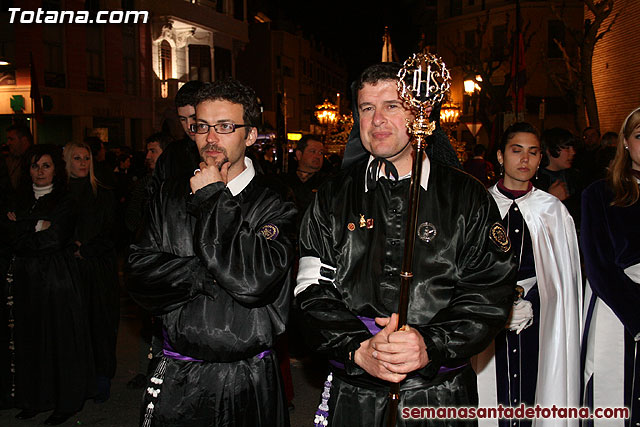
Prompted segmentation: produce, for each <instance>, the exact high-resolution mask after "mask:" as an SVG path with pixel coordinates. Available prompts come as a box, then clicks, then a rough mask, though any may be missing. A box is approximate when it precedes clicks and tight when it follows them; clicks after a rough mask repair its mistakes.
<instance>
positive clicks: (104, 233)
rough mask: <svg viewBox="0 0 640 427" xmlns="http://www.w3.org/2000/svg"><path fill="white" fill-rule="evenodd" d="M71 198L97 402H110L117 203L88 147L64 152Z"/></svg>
mask: <svg viewBox="0 0 640 427" xmlns="http://www.w3.org/2000/svg"><path fill="white" fill-rule="evenodd" d="M64 160H65V163H66V170H67V174H68V186H69V193H70V194H71V195H72V196H73V198H74V199H75V201H76V203H77V206H78V219H77V221H76V227H75V231H74V237H73V240H74V241H75V244H76V251H75V256H76V258H77V260H78V265H79V267H80V274H81V277H82V284H83V287H84V288H85V289H86V301H87V302H86V307H87V310H88V311H89V326H90V331H91V342H92V344H93V356H94V359H95V368H96V376H97V387H98V390H97V391H98V394H97V395H96V397H95V401H96V402H98V403H101V402H104V401H106V400H107V399H108V398H109V394H110V384H111V378H113V376H114V375H115V371H116V340H117V337H118V321H119V315H120V310H119V287H118V265H117V260H116V251H115V241H114V239H115V229H116V227H115V199H114V196H113V193H112V192H111V190H109V189H107V188H105V187H104V186H102V185H101V184H100V183H99V182H98V181H97V180H96V178H95V176H94V174H93V161H92V158H91V149H90V147H89V146H88V145H87V144H85V143H84V142H70V143H68V144H67V145H66V146H65V148H64Z"/></svg>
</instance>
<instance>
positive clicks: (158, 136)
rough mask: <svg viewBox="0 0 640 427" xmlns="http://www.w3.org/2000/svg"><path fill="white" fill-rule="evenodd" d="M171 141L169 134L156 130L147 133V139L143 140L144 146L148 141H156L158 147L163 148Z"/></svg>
mask: <svg viewBox="0 0 640 427" xmlns="http://www.w3.org/2000/svg"><path fill="white" fill-rule="evenodd" d="M171 141H173V139H172V138H171V136H169V135H167V134H166V133H164V132H156V133H154V134H151V135H149V136H148V137H147V139H145V140H144V146H145V148H146V147H147V145H148V144H149V143H150V142H157V143H158V145H160V148H161V149H162V150H164V149H165V148H167V145H169V143H170V142H171Z"/></svg>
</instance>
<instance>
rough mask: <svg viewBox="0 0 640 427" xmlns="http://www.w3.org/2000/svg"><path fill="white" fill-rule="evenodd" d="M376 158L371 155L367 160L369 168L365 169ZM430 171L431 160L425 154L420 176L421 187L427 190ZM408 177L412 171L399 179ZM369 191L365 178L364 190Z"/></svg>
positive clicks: (380, 174) (378, 177)
mask: <svg viewBox="0 0 640 427" xmlns="http://www.w3.org/2000/svg"><path fill="white" fill-rule="evenodd" d="M374 158H375V157H373V155H369V161H368V162H367V168H366V169H365V170H369V165H370V164H371V162H372V161H373V159H374ZM430 172H431V162H430V161H429V156H427V155H426V154H425V155H424V160H423V161H422V175H421V176H420V187H422V188H423V190H424V191H427V186H428V184H429V173H430ZM380 176H382V171H380V170H378V176H377V177H376V180H378V179H380ZM408 178H411V171H409V173H408V174H406V175H404V176H401V177H399V178H398V181H400V180H403V179H408ZM367 191H369V188H367V180H366V179H365V180H364V192H365V193H366V192H367Z"/></svg>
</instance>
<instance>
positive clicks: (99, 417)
mask: <svg viewBox="0 0 640 427" xmlns="http://www.w3.org/2000/svg"><path fill="white" fill-rule="evenodd" d="M137 312H138V310H137V308H136V307H135V306H134V305H133V303H132V302H131V300H130V299H129V298H127V297H123V298H122V300H121V318H120V331H119V335H118V370H117V372H116V376H115V378H114V381H113V383H112V388H111V398H110V399H109V400H108V401H107V402H105V403H102V404H95V403H94V402H93V401H92V400H88V401H87V402H86V404H85V407H84V409H83V410H82V411H81V412H80V413H78V414H76V415H75V416H74V417H72V418H70V419H69V420H68V421H67V422H65V423H64V424H61V425H62V426H73V425H75V426H100V427H137V426H138V419H139V410H140V401H141V396H142V390H141V389H137V390H130V389H127V387H126V383H127V381H129V380H130V379H131V378H132V377H133V376H134V375H135V374H136V371H137V367H138V364H139V362H138V354H139V351H138V348H139V339H138V337H139V331H140V321H139V319H138V315H137ZM324 369H325V367H324V364H323V363H321V362H313V361H311V360H310V359H304V360H302V361H292V366H291V372H292V377H293V382H294V391H295V393H296V396H295V398H294V400H293V402H294V404H295V409H294V410H293V411H292V412H290V415H291V426H292V427H308V426H312V425H313V416H314V413H315V411H316V408H317V405H318V402H319V400H318V399H319V398H320V393H321V386H322V383H323V381H324V378H323V377H324ZM18 412H19V410H17V409H11V410H4V411H0V426H2V427H32V426H42V425H43V423H44V420H45V419H46V418H47V417H48V416H49V414H50V412H45V413H42V414H39V415H38V416H36V417H35V418H33V419H31V420H24V421H22V420H17V419H15V415H16V414H17V413H18Z"/></svg>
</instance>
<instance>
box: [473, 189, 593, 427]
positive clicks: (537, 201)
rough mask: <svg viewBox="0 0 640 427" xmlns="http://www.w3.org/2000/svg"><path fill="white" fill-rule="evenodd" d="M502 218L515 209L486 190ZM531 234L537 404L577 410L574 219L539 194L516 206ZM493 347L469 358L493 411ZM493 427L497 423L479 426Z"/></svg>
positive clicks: (549, 422)
mask: <svg viewBox="0 0 640 427" xmlns="http://www.w3.org/2000/svg"><path fill="white" fill-rule="evenodd" d="M489 193H490V194H491V195H492V196H493V198H494V199H495V201H496V204H497V205H498V208H499V210H500V216H501V217H502V218H504V217H505V216H506V214H507V212H508V211H509V208H510V207H511V204H512V203H513V200H512V199H509V198H508V197H506V196H504V195H503V194H502V193H501V192H500V191H499V190H498V188H497V186H495V185H494V186H493V187H491V188H490V189H489ZM515 202H516V203H517V204H518V207H519V209H520V212H521V213H522V216H523V218H524V222H525V223H526V224H527V227H528V229H529V232H530V234H531V241H532V246H533V258H534V260H535V270H536V278H537V283H538V292H539V295H540V319H539V320H540V331H539V332H540V333H539V345H540V350H539V351H540V354H539V355H538V380H537V385H536V404H538V405H540V406H542V407H549V408H550V407H551V406H553V405H556V406H557V407H559V408H560V407H578V406H579V400H580V336H581V330H580V325H581V324H582V322H581V317H582V309H581V306H582V279H581V273H580V256H579V253H578V239H577V236H576V230H575V225H574V223H573V218H571V215H569V212H568V211H567V209H566V208H565V206H564V205H563V204H562V202H560V200H558V199H557V198H556V197H554V196H552V195H550V194H549V193H546V192H544V191H542V190H539V189H537V188H535V187H534V188H533V189H532V190H531V191H530V192H528V193H527V194H525V195H524V196H522V197H519V198H518V199H516V200H515ZM494 348H495V347H494V344H493V343H492V344H491V345H490V346H489V347H488V348H487V349H486V350H485V351H484V352H482V353H480V354H479V355H478V356H476V357H474V358H473V361H472V363H473V365H474V369H475V370H476V373H477V374H478V395H479V406H480V407H496V406H497V392H496V379H495V375H496V373H495V358H494V354H493V353H494ZM478 422H479V426H480V427H483V426H495V425H497V420H495V419H493V420H478ZM577 425H578V421H577V420H566V419H535V420H534V421H533V426H534V427H540V426H542V427H546V426H554V427H555V426H577Z"/></svg>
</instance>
